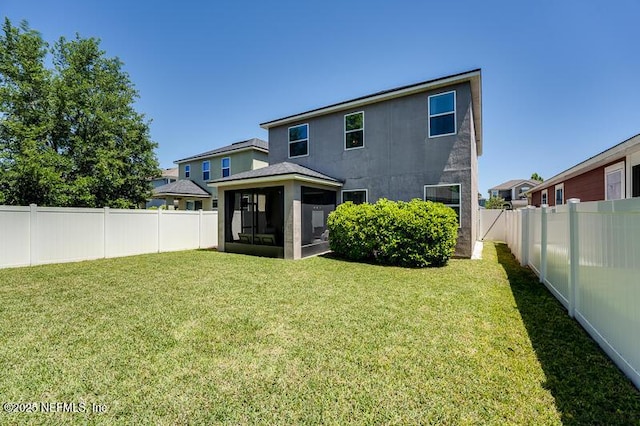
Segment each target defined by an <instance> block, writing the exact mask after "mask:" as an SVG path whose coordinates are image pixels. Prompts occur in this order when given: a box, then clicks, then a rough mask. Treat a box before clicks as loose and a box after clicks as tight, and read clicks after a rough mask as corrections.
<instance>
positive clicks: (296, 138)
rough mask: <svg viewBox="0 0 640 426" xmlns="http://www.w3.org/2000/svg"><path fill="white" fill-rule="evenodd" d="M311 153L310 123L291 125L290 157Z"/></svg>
mask: <svg viewBox="0 0 640 426" xmlns="http://www.w3.org/2000/svg"><path fill="white" fill-rule="evenodd" d="M307 155H309V125H308V124H301V125H299V126H293V127H289V158H294V157H305V156H307Z"/></svg>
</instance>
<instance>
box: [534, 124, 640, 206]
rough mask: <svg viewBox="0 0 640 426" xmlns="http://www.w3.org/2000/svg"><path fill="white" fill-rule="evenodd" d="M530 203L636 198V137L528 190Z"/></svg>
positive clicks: (639, 189)
mask: <svg viewBox="0 0 640 426" xmlns="http://www.w3.org/2000/svg"><path fill="white" fill-rule="evenodd" d="M529 195H530V199H531V204H532V205H534V206H536V207H540V205H542V204H547V205H549V206H555V205H559V204H565V203H566V201H567V200H568V199H570V198H579V199H580V201H603V200H618V199H621V198H632V197H640V134H638V135H635V136H633V137H631V138H629V139H627V140H625V141H624V142H621V143H619V144H618V145H616V146H614V147H612V148H609V149H607V150H606V151H603V152H601V153H600V154H598V155H595V156H593V157H591V158H589V159H587V160H585V161H583V162H582V163H580V164H577V165H575V166H573V167H571V168H570V169H567V170H565V171H564V172H562V173H559V174H557V175H556V176H554V177H552V178H550V179H548V180H546V181H544V182H543V183H541V184H540V185H538V186H536V187H535V188H532V189H531V190H530V191H529Z"/></svg>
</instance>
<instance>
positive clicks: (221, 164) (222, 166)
mask: <svg viewBox="0 0 640 426" xmlns="http://www.w3.org/2000/svg"><path fill="white" fill-rule="evenodd" d="M224 160H229V167H224ZM224 169H229V174H228V175H227V176H225V175H224ZM220 176H222V177H223V178H224V177H229V176H231V157H222V158H221V159H220Z"/></svg>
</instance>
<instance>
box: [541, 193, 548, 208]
mask: <svg viewBox="0 0 640 426" xmlns="http://www.w3.org/2000/svg"><path fill="white" fill-rule="evenodd" d="M540 204H547V205H548V204H549V191H548V190H547V189H543V190H542V192H541V193H540Z"/></svg>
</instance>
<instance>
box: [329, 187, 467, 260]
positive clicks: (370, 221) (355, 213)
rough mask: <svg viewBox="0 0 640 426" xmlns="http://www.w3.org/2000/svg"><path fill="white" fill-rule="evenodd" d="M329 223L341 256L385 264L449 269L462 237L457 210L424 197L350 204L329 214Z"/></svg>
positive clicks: (334, 246) (335, 248) (333, 247)
mask: <svg viewBox="0 0 640 426" xmlns="http://www.w3.org/2000/svg"><path fill="white" fill-rule="evenodd" d="M327 224H328V227H329V244H330V247H331V250H333V251H334V252H335V253H337V254H338V255H339V256H341V257H344V258H346V259H350V260H356V261H376V262H378V263H381V264H385V265H398V266H407V267H424V266H427V265H431V266H442V265H445V264H446V263H447V261H448V260H449V258H450V257H451V256H452V255H453V252H454V250H455V246H456V240H457V238H458V220H457V217H456V213H455V212H454V211H453V209H451V208H449V207H446V206H445V205H443V204H440V203H433V202H431V201H422V200H419V199H414V200H412V201H410V202H405V201H389V200H387V199H380V200H378V202H377V203H375V204H368V203H365V204H359V205H355V204H353V203H351V202H348V203H344V204H341V205H339V206H338V208H337V209H336V210H335V211H333V212H332V213H331V214H330V215H329V218H328V221H327Z"/></svg>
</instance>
